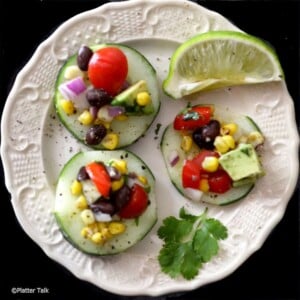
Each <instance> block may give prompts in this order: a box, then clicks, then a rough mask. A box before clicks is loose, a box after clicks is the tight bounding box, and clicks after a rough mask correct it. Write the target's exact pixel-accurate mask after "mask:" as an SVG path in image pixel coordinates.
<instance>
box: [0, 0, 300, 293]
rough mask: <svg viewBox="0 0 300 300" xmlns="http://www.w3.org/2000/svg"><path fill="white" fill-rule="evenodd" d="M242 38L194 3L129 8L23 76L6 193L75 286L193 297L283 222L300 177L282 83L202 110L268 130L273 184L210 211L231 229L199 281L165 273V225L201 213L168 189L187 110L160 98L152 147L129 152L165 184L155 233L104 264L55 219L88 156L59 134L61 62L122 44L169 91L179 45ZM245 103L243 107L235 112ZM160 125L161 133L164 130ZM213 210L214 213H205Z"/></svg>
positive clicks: (71, 34) (14, 101)
mask: <svg viewBox="0 0 300 300" xmlns="http://www.w3.org/2000/svg"><path fill="white" fill-rule="evenodd" d="M218 29H229V30H239V29H238V28H236V27H235V26H233V25H232V24H231V23H230V22H229V21H227V20H226V19H225V18H223V17H222V16H220V15H218V14H216V13H214V12H211V11H208V10H206V9H204V8H203V7H201V6H199V5H196V4H195V3H192V2H186V1H182V0H180V1H154V0H152V1H151V0H147V1H139V0H134V1H129V2H119V3H111V4H107V5H103V6H102V7H99V8H97V9H94V10H91V11H88V12H85V13H82V14H80V15H77V16H75V17H74V18H72V19H70V20H68V21H67V22H65V23H64V24H63V25H61V26H60V27H59V28H58V29H57V30H56V31H55V32H54V33H53V34H52V35H51V36H50V38H49V39H47V40H46V41H45V42H44V43H42V44H41V45H40V46H39V47H38V49H37V50H36V52H35V54H34V56H33V57H32V59H31V60H30V61H29V62H28V64H27V65H26V66H25V67H24V69H23V70H22V71H21V72H20V73H19V75H18V76H17V79H16V82H15V84H14V86H13V89H12V91H11V93H10V95H9V97H8V99H7V102H6V106H5V109H4V113H3V119H2V128H1V129H2V138H3V141H2V145H1V154H2V159H3V163H4V169H5V178H6V185H7V187H8V189H9V191H10V193H11V195H12V203H13V207H14V210H15V213H16V216H17V218H18V220H19V222H20V223H21V225H22V227H23V228H24V230H25V232H26V233H27V234H28V235H29V236H30V237H31V238H32V239H33V240H34V241H35V242H36V243H37V244H38V245H39V246H40V247H41V248H42V249H43V250H44V251H45V253H46V254H47V255H48V256H49V257H51V258H52V259H54V260H55V261H57V262H59V263H61V264H62V265H64V266H65V267H66V268H68V269H69V270H70V271H71V272H73V273H74V274H75V275H76V276H78V277H79V278H81V279H83V280H87V281H89V282H92V283H93V284H95V285H96V286H99V287H101V288H103V289H105V290H107V291H110V292H113V293H117V294H122V295H139V294H144V295H161V294H165V293H169V292H175V291H187V290H192V289H195V288H197V287H200V286H202V285H203V284H206V283H209V282H213V281H216V280H219V279H221V278H223V277H225V276H227V275H228V274H230V273H231V272H233V271H234V270H235V269H236V268H238V267H239V266H240V265H241V264H242V263H243V262H244V261H245V260H246V259H247V258H248V257H249V255H251V254H252V253H253V252H254V251H255V250H257V249H259V248H260V247H261V245H262V243H263V242H264V241H265V239H266V237H267V236H268V234H269V233H270V231H271V230H272V228H273V227H274V226H275V225H276V224H277V223H278V222H279V220H280V219H281V218H282V216H283V214H284V211H285V208H286V205H287V203H288V201H289V198H290V196H291V194H292V192H293V190H294V188H295V184H296V178H297V174H298V158H297V150H298V143H299V139H298V134H297V130H296V125H295V117H294V106H293V102H292V99H291V98H290V96H289V93H288V91H287V89H286V85H285V83H284V82H279V83H270V84H262V85H253V86H243V87H234V88H231V89H223V90H218V91H214V92H210V93H205V94H203V95H201V96H199V98H198V100H197V101H200V102H205V103H215V104H222V106H225V107H228V108H230V109H232V110H234V111H237V112H242V113H245V112H246V113H247V114H248V115H249V116H251V117H253V118H254V120H255V121H256V122H257V123H258V125H259V126H260V127H261V129H262V131H263V132H264V134H265V136H266V139H267V142H266V145H265V153H264V156H263V164H264V168H265V170H266V176H265V177H264V178H262V179H261V180H260V181H259V183H258V184H257V185H256V187H255V189H254V190H253V191H252V192H251V193H250V195H249V196H248V197H247V198H246V199H244V200H243V201H240V202H238V203H236V204H233V205H230V206H227V207H209V214H210V215H211V216H212V217H216V218H219V219H220V220H221V221H222V222H223V223H224V224H225V225H226V226H227V227H228V229H229V237H228V239H226V240H225V241H223V242H222V243H221V249H220V252H219V255H218V256H217V257H216V258H215V259H213V260H212V261H211V262H209V263H207V264H206V265H205V266H204V268H203V269H202V270H201V272H200V273H199V275H198V276H197V278H195V279H194V280H191V281H186V280H183V279H177V280H173V279H170V278H169V277H168V276H166V275H165V274H163V273H161V272H160V268H159V265H158V262H157V254H158V251H159V249H160V247H161V241H160V240H159V239H158V238H157V236H156V232H157V229H158V227H159V226H160V225H161V221H162V219H163V218H164V217H166V216H169V215H176V216H177V215H178V211H179V209H180V208H181V207H182V206H185V207H186V208H187V209H188V210H189V211H190V212H192V213H200V212H201V211H202V210H203V209H204V205H202V204H198V205H196V204H192V203H190V202H188V201H186V200H185V199H184V198H183V197H182V196H180V195H179V194H178V192H177V191H176V190H175V188H174V187H173V186H172V184H171V183H170V181H169V179H168V176H167V172H166V170H165V169H164V164H163V160H162V157H161V154H160V150H159V143H160V138H161V134H162V132H163V128H164V127H165V125H167V124H168V123H169V122H171V120H172V118H173V116H174V115H175V113H176V112H177V111H178V110H179V109H180V108H181V107H182V106H184V105H185V104H186V103H184V102H183V101H177V102H176V101H172V100H170V99H169V98H167V97H166V96H165V95H163V93H162V91H160V93H161V101H162V106H161V111H160V113H159V115H158V117H157V119H156V120H155V122H154V123H153V125H152V127H151V128H150V129H149V130H148V132H147V135H146V137H144V138H142V139H141V140H140V141H139V142H138V143H136V144H135V145H133V146H131V147H130V150H132V151H134V152H135V153H137V154H138V155H140V156H141V157H142V158H143V159H144V160H145V162H146V163H147V164H148V165H149V166H151V168H152V171H153V173H154V175H155V176H156V178H157V187H156V194H157V201H158V204H159V221H158V223H157V225H156V226H155V228H154V229H153V230H152V231H151V233H150V234H149V235H148V236H147V237H146V238H145V239H144V240H143V241H142V242H140V243H139V244H137V245H136V246H134V247H133V248H131V249H130V250H129V251H127V252H126V253H123V254H120V255H117V256H112V257H105V258H101V257H99V258H97V257H91V256H88V255H85V254H83V253H81V252H79V251H78V250H76V249H75V248H73V247H72V246H71V245H70V244H69V243H68V242H67V241H65V240H64V238H63V236H62V234H61V233H60V231H59V229H58V226H57V224H56V223H55V220H54V217H53V215H52V207H53V202H54V192H55V183H56V180H57V176H58V173H59V171H60V169H61V168H62V166H63V165H64V163H65V162H66V161H67V160H68V159H69V158H70V157H71V156H72V155H74V154H75V153H76V152H77V151H80V150H87V148H86V147H85V146H83V145H82V144H79V143H78V142H77V141H75V140H74V138H73V137H72V136H71V135H70V134H69V133H68V132H67V131H66V130H65V129H64V128H63V126H61V125H60V124H59V122H58V120H57V117H56V116H55V112H54V110H53V104H52V97H53V91H54V82H55V79H56V75H57V73H58V70H59V68H60V67H61V66H62V64H63V62H64V61H65V60H66V59H67V58H68V57H69V56H70V55H71V54H73V53H75V52H76V51H77V50H78V47H79V46H80V45H81V44H82V43H85V44H90V45H92V44H97V43H101V42H119V43H120V42H121V43H125V44H128V45H130V46H132V47H135V48H137V49H138V50H139V51H141V52H142V53H143V54H144V55H145V56H146V57H147V58H148V59H149V60H150V61H151V62H152V64H153V65H154V67H155V68H156V70H157V73H158V77H159V81H160V82H161V81H162V80H163V78H164V77H165V76H166V74H167V70H168V64H169V58H170V55H171V53H172V52H173V51H174V49H175V48H176V47H177V46H178V45H179V43H181V42H183V41H185V40H186V39H187V38H189V37H191V36H193V35H195V34H197V33H201V32H206V31H208V30H218ZM237 101H238V105H237ZM158 124H162V127H161V129H160V130H159V132H158V133H157V130H156V129H157V125H158ZM205 206H207V205H205Z"/></svg>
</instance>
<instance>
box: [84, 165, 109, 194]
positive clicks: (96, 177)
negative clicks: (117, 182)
mask: <svg viewBox="0 0 300 300" xmlns="http://www.w3.org/2000/svg"><path fill="white" fill-rule="evenodd" d="M85 169H86V172H87V173H88V175H89V178H90V179H91V180H92V181H93V183H94V184H95V186H96V187H97V190H98V191H99V193H100V194H101V195H102V196H103V197H106V198H107V197H109V193H110V189H111V180H110V177H109V175H108V173H107V171H106V168H105V167H104V166H103V165H102V164H101V163H97V162H92V163H90V164H88V165H86V166H85Z"/></svg>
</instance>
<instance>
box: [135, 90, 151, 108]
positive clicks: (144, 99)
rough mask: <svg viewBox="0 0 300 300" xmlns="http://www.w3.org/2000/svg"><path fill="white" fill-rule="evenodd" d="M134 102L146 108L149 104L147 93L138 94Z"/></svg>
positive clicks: (149, 99) (149, 98)
mask: <svg viewBox="0 0 300 300" xmlns="http://www.w3.org/2000/svg"><path fill="white" fill-rule="evenodd" d="M136 102H137V104H138V105H140V106H146V105H148V104H150V103H151V97H150V95H149V93H148V92H140V93H138V94H137V96H136Z"/></svg>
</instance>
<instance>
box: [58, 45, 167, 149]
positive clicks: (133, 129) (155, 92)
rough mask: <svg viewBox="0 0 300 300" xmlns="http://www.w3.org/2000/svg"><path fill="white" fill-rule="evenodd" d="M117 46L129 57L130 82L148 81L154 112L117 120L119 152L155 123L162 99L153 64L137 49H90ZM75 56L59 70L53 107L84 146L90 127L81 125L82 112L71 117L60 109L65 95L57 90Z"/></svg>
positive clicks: (101, 147) (97, 46) (120, 46)
mask: <svg viewBox="0 0 300 300" xmlns="http://www.w3.org/2000/svg"><path fill="white" fill-rule="evenodd" d="M107 46H114V47H117V48H120V49H121V50H123V51H124V53H125V54H126V56H127V58H128V65H129V66H128V67H129V71H128V79H129V80H132V81H134V82H135V81H138V80H140V79H144V80H146V82H147V84H148V88H149V92H150V94H151V98H152V103H153V108H154V112H153V113H152V114H149V115H144V116H129V117H128V120H126V121H117V120H114V121H113V122H112V129H113V131H114V132H116V133H118V135H119V145H118V147H117V148H116V149H121V148H124V147H126V146H129V145H131V144H133V143H135V142H137V141H138V140H139V138H140V137H142V136H143V135H144V134H145V132H146V131H147V130H148V128H149V127H150V126H151V124H152V123H153V122H154V119H155V118H156V116H157V114H158V112H159V110H160V105H161V103H160V99H159V87H158V80H157V76H156V70H155V69H154V68H153V66H152V65H151V64H150V62H149V61H148V60H147V59H146V58H145V56H143V55H142V54H141V53H139V52H138V51H137V50H135V49H133V48H131V47H128V46H125V45H120V44H102V45H95V46H92V47H91V48H92V49H93V50H94V51H95V50H97V49H100V48H102V47H107ZM76 57H77V55H76V54H75V55H73V56H71V57H70V58H69V59H68V60H67V61H66V62H65V64H64V65H63V66H62V68H61V69H60V71H59V74H58V76H57V80H56V83H55V94H54V107H55V110H56V113H57V116H58V118H59V120H60V121H61V123H62V124H63V125H64V127H65V128H66V129H67V130H68V131H69V132H70V133H71V134H72V135H73V136H74V137H75V138H76V139H77V140H79V141H80V142H82V143H84V144H86V143H85V134H86V131H87V129H88V126H84V125H81V124H79V122H78V121H77V118H78V116H79V113H77V114H74V115H72V116H68V115H67V114H66V113H65V112H64V111H63V110H62V108H61V107H60V105H59V102H60V99H62V96H61V94H60V92H59V90H58V87H59V85H60V84H61V83H62V82H64V71H65V70H66V68H67V67H68V66H71V65H76V64H77V63H76ZM87 146H88V147H90V148H92V149H95V150H98V149H99V150H107V149H105V148H104V147H103V146H102V145H101V144H98V145H87Z"/></svg>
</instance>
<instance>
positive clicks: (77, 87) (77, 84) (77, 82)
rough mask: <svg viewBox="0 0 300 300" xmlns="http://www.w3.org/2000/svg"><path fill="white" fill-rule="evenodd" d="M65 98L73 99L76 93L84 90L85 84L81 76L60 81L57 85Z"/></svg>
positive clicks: (78, 93)
mask: <svg viewBox="0 0 300 300" xmlns="http://www.w3.org/2000/svg"><path fill="white" fill-rule="evenodd" d="M58 89H59V91H60V92H61V94H62V96H63V97H64V98H65V99H69V100H74V99H75V98H76V97H77V96H78V95H80V94H82V93H83V92H84V91H85V90H86V84H85V82H84V80H83V78H82V77H76V78H74V79H72V80H70V81H67V82H64V83H62V84H61V85H60V86H59V87H58Z"/></svg>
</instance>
